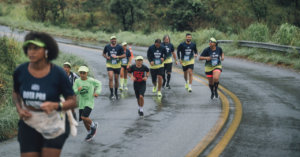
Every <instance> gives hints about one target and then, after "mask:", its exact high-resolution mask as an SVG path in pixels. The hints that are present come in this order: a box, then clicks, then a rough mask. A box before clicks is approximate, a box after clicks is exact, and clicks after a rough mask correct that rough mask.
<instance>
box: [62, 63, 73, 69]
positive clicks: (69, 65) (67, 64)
mask: <svg viewBox="0 0 300 157" xmlns="http://www.w3.org/2000/svg"><path fill="white" fill-rule="evenodd" d="M64 65H69V66H70V68H71V66H72V65H71V63H69V62H65V63H64Z"/></svg>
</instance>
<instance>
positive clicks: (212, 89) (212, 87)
mask: <svg viewBox="0 0 300 157" xmlns="http://www.w3.org/2000/svg"><path fill="white" fill-rule="evenodd" d="M209 88H210V91H211V93H214V85H209Z"/></svg>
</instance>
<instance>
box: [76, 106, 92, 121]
mask: <svg viewBox="0 0 300 157" xmlns="http://www.w3.org/2000/svg"><path fill="white" fill-rule="evenodd" d="M91 112H92V109H91V108H90V107H88V106H85V107H84V109H79V121H81V120H82V119H81V116H82V117H89V116H90V114H91Z"/></svg>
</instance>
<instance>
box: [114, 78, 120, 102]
mask: <svg viewBox="0 0 300 157" xmlns="http://www.w3.org/2000/svg"><path fill="white" fill-rule="evenodd" d="M114 77H115V96H116V98H118V87H119V74H116V73H115V74H114Z"/></svg>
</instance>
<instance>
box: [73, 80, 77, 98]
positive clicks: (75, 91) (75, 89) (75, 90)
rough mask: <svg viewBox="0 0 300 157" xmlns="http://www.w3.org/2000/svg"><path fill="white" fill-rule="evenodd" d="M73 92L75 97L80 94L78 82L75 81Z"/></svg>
mask: <svg viewBox="0 0 300 157" xmlns="http://www.w3.org/2000/svg"><path fill="white" fill-rule="evenodd" d="M73 91H74V93H75V95H77V94H78V81H77V80H75V82H74V84H73Z"/></svg>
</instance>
